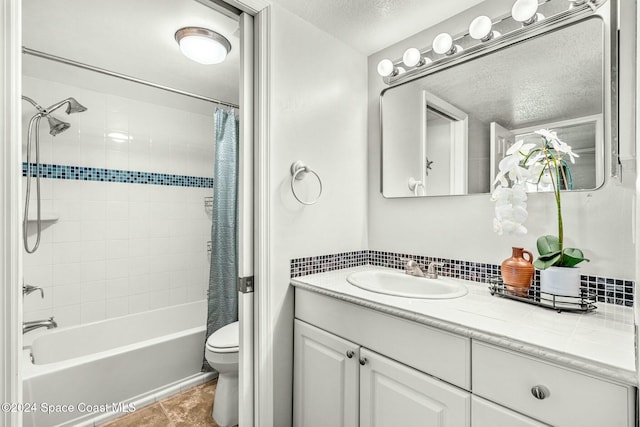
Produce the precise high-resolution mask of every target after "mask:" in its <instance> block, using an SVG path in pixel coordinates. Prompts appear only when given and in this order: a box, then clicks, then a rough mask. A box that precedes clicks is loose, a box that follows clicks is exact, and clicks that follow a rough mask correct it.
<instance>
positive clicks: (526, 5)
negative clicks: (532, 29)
mask: <svg viewBox="0 0 640 427" xmlns="http://www.w3.org/2000/svg"><path fill="white" fill-rule="evenodd" d="M537 11H538V0H518V1H516V2H515V3H514V4H513V7H512V8H511V16H512V17H513V19H515V20H516V21H518V22H522V23H523V24H524V25H529V24H533V23H534V22H536V21H537V20H539V19H544V16H542V15H541V14H539V13H536V12H537Z"/></svg>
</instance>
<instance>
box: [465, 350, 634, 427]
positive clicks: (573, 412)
mask: <svg viewBox="0 0 640 427" xmlns="http://www.w3.org/2000/svg"><path fill="white" fill-rule="evenodd" d="M534 387H538V388H537V390H542V391H543V392H544V396H541V395H540V394H538V397H535V396H534V390H533V388H534ZM472 389H473V394H474V395H478V396H482V397H484V398H486V399H489V400H492V401H494V402H496V403H499V404H501V405H504V406H506V407H509V408H512V409H514V410H516V411H518V412H522V413H523V414H527V415H529V416H531V417H533V418H536V419H538V420H541V421H543V422H545V423H549V424H552V425H554V426H556V427H563V426H566V427H573V426H581V427H588V426H593V427H602V426H621V427H622V426H628V425H631V424H630V421H631V420H632V417H631V414H630V409H631V408H632V405H631V400H632V393H631V390H630V388H628V387H624V386H621V385H618V384H614V383H611V382H608V381H605V380H601V379H597V378H594V377H591V376H589V375H585V374H581V373H578V372H576V371H573V370H570V369H565V368H561V367H559V366H557V365H552V364H550V363H547V362H543V361H540V360H537V359H534V358H532V357H529V356H524V355H521V354H518V353H515V352H512V351H509V350H504V349H500V348H498V347H494V346H491V345H488V344H484V343H481V342H477V341H473V344H472Z"/></svg>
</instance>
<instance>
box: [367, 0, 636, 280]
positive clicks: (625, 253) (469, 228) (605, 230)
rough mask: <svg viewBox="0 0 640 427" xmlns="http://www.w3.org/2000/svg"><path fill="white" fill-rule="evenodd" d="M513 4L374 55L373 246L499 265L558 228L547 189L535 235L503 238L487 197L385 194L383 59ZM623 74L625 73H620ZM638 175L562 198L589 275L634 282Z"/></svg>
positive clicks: (533, 225) (464, 16)
mask: <svg viewBox="0 0 640 427" xmlns="http://www.w3.org/2000/svg"><path fill="white" fill-rule="evenodd" d="M511 4H512V2H511V1H506V0H493V1H487V2H485V3H483V4H481V5H479V6H476V7H474V8H472V9H470V10H468V11H466V12H463V13H461V14H459V15H457V16H455V17H453V18H451V19H449V20H447V21H445V22H443V23H441V24H438V25H436V26H434V27H432V28H430V29H427V30H425V31H424V32H422V33H419V34H418V35H416V36H413V37H411V38H409V39H407V40H405V41H403V42H401V43H398V44H396V45H394V46H391V47H389V48H387V49H385V50H383V51H381V52H378V53H376V54H374V55H371V56H370V57H369V63H368V68H369V76H372V77H371V78H370V79H369V87H368V91H369V105H368V111H369V114H368V117H369V120H368V144H369V150H368V151H369V160H368V164H369V179H368V181H369V188H368V195H369V199H368V203H369V205H368V206H369V208H368V212H369V248H370V249H373V250H386V251H395V252H401V253H415V254H421V255H427V256H438V257H446V258H454V259H462V260H469V261H476V262H483V263H493V264H499V263H500V262H501V261H502V260H503V259H505V258H507V257H508V256H509V254H510V253H511V246H524V247H526V248H528V249H531V250H535V241H536V239H537V237H538V236H540V235H544V234H555V233H557V230H556V227H557V226H556V219H555V213H554V209H555V203H554V201H553V199H552V198H551V196H550V195H548V194H533V195H530V198H529V201H528V206H529V219H528V220H527V223H526V225H527V227H528V228H529V233H528V235H526V236H524V237H516V236H511V237H508V236H498V235H497V234H495V233H494V232H493V228H492V220H493V209H494V205H493V203H492V202H491V201H490V199H489V195H488V194H485V195H470V196H458V197H436V198H418V199H385V198H383V197H382V195H381V194H380V188H379V184H378V183H379V182H380V166H379V165H380V132H379V104H378V96H379V94H380V91H381V90H382V89H384V88H385V87H386V85H384V83H383V82H382V79H381V78H378V77H377V75H376V70H375V67H376V64H377V63H378V61H379V60H380V59H382V58H385V57H388V58H392V59H397V58H400V57H402V53H403V51H404V50H405V49H406V48H408V47H411V46H415V47H419V48H423V47H425V46H427V45H428V44H429V43H430V41H431V40H433V38H434V37H435V35H436V34H438V33H439V32H442V31H447V32H450V33H452V34H458V33H460V32H462V31H464V30H465V28H466V27H467V26H468V24H469V22H471V20H472V19H473V18H474V17H476V16H478V15H481V14H486V15H488V16H501V15H504V14H505V13H506V12H508V11H509V10H510V7H511ZM627 71H628V70H627ZM624 72H625V70H621V74H623V73H624ZM621 92H624V91H623V90H621ZM622 108H624V106H622ZM624 125H625V124H624V122H623V123H622V126H624ZM630 143H631V144H632V143H633V142H632V141H628V140H626V141H625V140H623V141H622V144H627V145H628V144H630ZM634 179H635V176H634V174H633V173H627V174H626V175H625V185H621V184H620V183H619V181H616V180H611V182H609V183H608V184H607V185H606V186H605V187H604V188H603V189H601V190H598V191H590V192H580V193H572V194H564V195H563V198H562V202H563V216H564V225H565V242H566V245H568V246H574V247H579V248H581V249H583V250H584V252H585V254H586V256H587V257H588V258H591V260H592V261H591V262H590V263H583V264H582V272H583V274H594V275H600V276H609V277H616V278H624V279H631V280H635V268H634V256H635V245H634V242H633V236H632V208H633V203H634V202H633V196H634V189H633V188H632V183H633V181H634ZM389 224H393V225H394V226H393V227H389V226H388V225H389Z"/></svg>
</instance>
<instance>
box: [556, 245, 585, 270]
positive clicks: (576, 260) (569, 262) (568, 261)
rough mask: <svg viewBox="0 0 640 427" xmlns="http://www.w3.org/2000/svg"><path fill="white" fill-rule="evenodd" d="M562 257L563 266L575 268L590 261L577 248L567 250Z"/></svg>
mask: <svg viewBox="0 0 640 427" xmlns="http://www.w3.org/2000/svg"><path fill="white" fill-rule="evenodd" d="M562 252H563V255H562V266H563V267H573V266H575V265H577V264H580V263H581V262H582V261H589V260H588V259H587V258H585V257H584V254H583V253H582V251H581V250H580V249H577V248H565V249H564V250H563V251H562Z"/></svg>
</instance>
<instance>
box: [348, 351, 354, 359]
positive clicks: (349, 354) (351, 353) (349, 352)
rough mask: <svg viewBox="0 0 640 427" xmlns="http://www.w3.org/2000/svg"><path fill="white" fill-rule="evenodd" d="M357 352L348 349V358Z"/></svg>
mask: <svg viewBox="0 0 640 427" xmlns="http://www.w3.org/2000/svg"><path fill="white" fill-rule="evenodd" d="M354 354H356V352H355V351H353V350H347V358H349V359H351V358H352V357H353V355H354Z"/></svg>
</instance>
